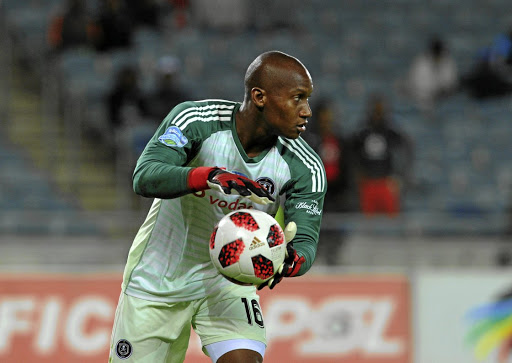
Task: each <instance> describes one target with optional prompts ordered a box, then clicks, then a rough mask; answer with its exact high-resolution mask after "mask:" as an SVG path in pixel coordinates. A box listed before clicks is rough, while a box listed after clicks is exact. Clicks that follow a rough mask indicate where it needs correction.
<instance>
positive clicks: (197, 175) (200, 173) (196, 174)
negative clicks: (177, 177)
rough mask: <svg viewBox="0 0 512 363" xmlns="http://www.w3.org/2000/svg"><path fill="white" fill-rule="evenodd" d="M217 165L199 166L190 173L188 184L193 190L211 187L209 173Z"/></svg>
mask: <svg viewBox="0 0 512 363" xmlns="http://www.w3.org/2000/svg"><path fill="white" fill-rule="evenodd" d="M215 169H218V168H217V167H211V166H199V167H197V168H193V169H192V170H190V172H189V173H188V179H187V186H188V189H190V190H191V191H193V192H198V191H201V190H206V189H209V186H208V183H207V181H208V175H209V174H210V173H211V172H212V171H213V170H215Z"/></svg>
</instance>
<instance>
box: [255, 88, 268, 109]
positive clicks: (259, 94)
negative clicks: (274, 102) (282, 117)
mask: <svg viewBox="0 0 512 363" xmlns="http://www.w3.org/2000/svg"><path fill="white" fill-rule="evenodd" d="M251 100H252V102H253V103H254V104H255V105H256V107H258V108H261V107H263V106H264V105H265V102H266V101H267V93H266V92H265V90H264V89H261V88H259V87H254V88H253V89H251Z"/></svg>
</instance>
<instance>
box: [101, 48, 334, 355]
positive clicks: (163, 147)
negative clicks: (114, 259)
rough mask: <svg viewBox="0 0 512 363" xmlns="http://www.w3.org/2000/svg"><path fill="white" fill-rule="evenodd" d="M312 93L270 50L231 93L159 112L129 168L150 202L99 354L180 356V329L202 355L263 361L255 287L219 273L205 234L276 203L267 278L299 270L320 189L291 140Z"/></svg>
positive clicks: (313, 244) (305, 155)
mask: <svg viewBox="0 0 512 363" xmlns="http://www.w3.org/2000/svg"><path fill="white" fill-rule="evenodd" d="M312 92H313V83H312V80H311V76H310V74H309V72H308V70H307V69H306V68H305V66H304V65H303V64H302V63H301V62H300V61H299V60H297V59H296V58H294V57H291V56H289V55H287V54H285V53H282V52H278V51H270V52H266V53H263V54H261V55H259V56H258V57H257V58H256V59H255V60H254V61H253V62H252V63H251V64H250V65H249V67H248V69H247V72H246V75H245V95H244V100H243V102H242V103H237V102H231V101H225V100H203V101H196V102H184V103H181V104H179V105H178V106H176V107H175V108H173V109H172V110H171V112H170V113H169V115H167V117H166V118H165V119H164V121H163V122H162V124H161V125H160V126H159V128H158V129H157V131H156V133H155V134H154V136H153V138H152V139H151V140H150V141H149V142H148V144H147V146H146V148H145V149H144V151H143V153H142V155H141V156H140V158H139V160H138V161H137V165H136V168H135V171H134V174H133V186H134V190H135V192H136V193H137V194H139V195H142V196H144V197H148V198H154V201H153V204H152V206H151V208H150V210H149V213H148V215H147V217H146V220H145V221H144V223H143V224H142V226H141V227H140V229H139V231H138V233H137V235H136V237H135V240H134V242H133V245H132V247H131V249H130V252H129V255H128V260H127V264H126V267H125V272H124V276H123V284H122V292H121V296H120V299H119V304H118V307H117V310H116V317H115V322H114V327H113V331H112V341H111V352H110V361H112V362H114V361H125V360H131V361H135V362H150V363H154V362H182V361H183V360H184V358H185V353H186V350H187V347H188V341H189V338H190V332H191V327H192V328H193V329H194V330H195V332H196V333H197V334H198V336H199V337H200V338H201V344H202V346H203V351H204V352H205V353H206V354H208V355H209V356H210V358H211V359H212V361H213V362H218V363H227V362H240V363H242V362H243V363H247V362H262V361H263V355H264V352H265V347H266V339H265V327H264V322H263V317H262V315H261V310H260V307H259V303H258V302H259V297H258V295H257V293H256V287H255V286H241V285H237V284H234V283H232V282H230V281H228V280H227V279H226V278H224V277H222V275H220V274H219V272H218V271H217V270H216V269H215V267H214V266H213V264H212V263H211V261H210V256H209V249H208V241H209V238H210V234H211V232H212V230H213V228H214V226H215V225H216V223H217V222H218V221H219V220H220V219H221V218H222V217H223V216H224V215H226V214H228V213H229V212H231V211H233V210H236V209H241V208H255V209H259V210H263V211H265V212H267V213H269V214H270V215H273V216H275V215H276V214H277V213H278V211H279V212H280V214H281V213H282V215H283V217H284V223H289V222H292V221H293V222H295V224H296V226H297V230H296V235H295V238H294V239H293V242H291V243H289V244H288V247H287V250H288V257H287V258H286V260H285V263H284V265H283V268H282V269H280V273H279V274H277V275H276V276H275V277H274V279H273V280H272V282H270V283H269V284H268V287H269V288H273V287H274V286H275V285H276V284H277V283H279V282H280V281H281V280H282V279H283V277H293V276H299V275H302V274H304V273H306V272H307V271H308V270H309V268H310V267H311V265H312V263H313V261H314V259H315V255H316V249H317V243H318V234H319V229H320V224H321V218H322V207H323V201H324V196H325V192H326V188H327V185H326V179H325V170H324V167H323V164H322V162H321V160H320V158H319V157H318V155H317V154H315V152H314V151H313V150H312V149H311V148H310V147H309V146H308V145H307V144H306V143H305V142H304V140H303V139H302V138H300V134H301V133H302V132H304V131H305V130H306V125H307V118H308V117H310V116H311V109H310V106H309V102H308V98H309V97H310V95H311V93H312ZM292 225H293V223H292ZM262 287H263V286H260V288H262ZM249 302H250V303H249Z"/></svg>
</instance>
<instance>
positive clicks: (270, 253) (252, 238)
mask: <svg viewBox="0 0 512 363" xmlns="http://www.w3.org/2000/svg"><path fill="white" fill-rule="evenodd" d="M285 253H286V242H285V238H284V233H283V230H282V228H281V226H280V225H279V223H278V222H277V221H276V220H275V219H274V217H272V216H271V215H269V214H267V213H265V212H262V211H259V210H255V209H239V210H237V211H235V212H231V213H229V214H227V215H225V216H224V217H223V218H222V219H221V220H220V221H219V223H218V224H217V225H216V226H215V228H214V229H213V232H212V235H211V237H210V258H211V260H212V262H213V264H214V265H215V267H216V268H217V270H218V271H219V272H220V273H221V274H222V275H224V276H225V277H226V278H228V280H230V281H232V282H235V283H238V284H242V285H260V284H261V283H263V282H265V281H267V280H268V279H270V278H271V277H272V276H274V274H275V272H276V271H277V269H278V268H279V267H280V266H281V264H282V263H283V261H284V258H285Z"/></svg>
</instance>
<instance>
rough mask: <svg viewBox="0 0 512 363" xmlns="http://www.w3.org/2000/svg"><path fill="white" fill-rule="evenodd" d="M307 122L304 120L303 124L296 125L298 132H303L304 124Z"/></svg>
mask: <svg viewBox="0 0 512 363" xmlns="http://www.w3.org/2000/svg"><path fill="white" fill-rule="evenodd" d="M307 124H308V122H307V121H306V122H305V123H303V124H300V125H297V129H298V130H299V132H304V131H306V125H307Z"/></svg>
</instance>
